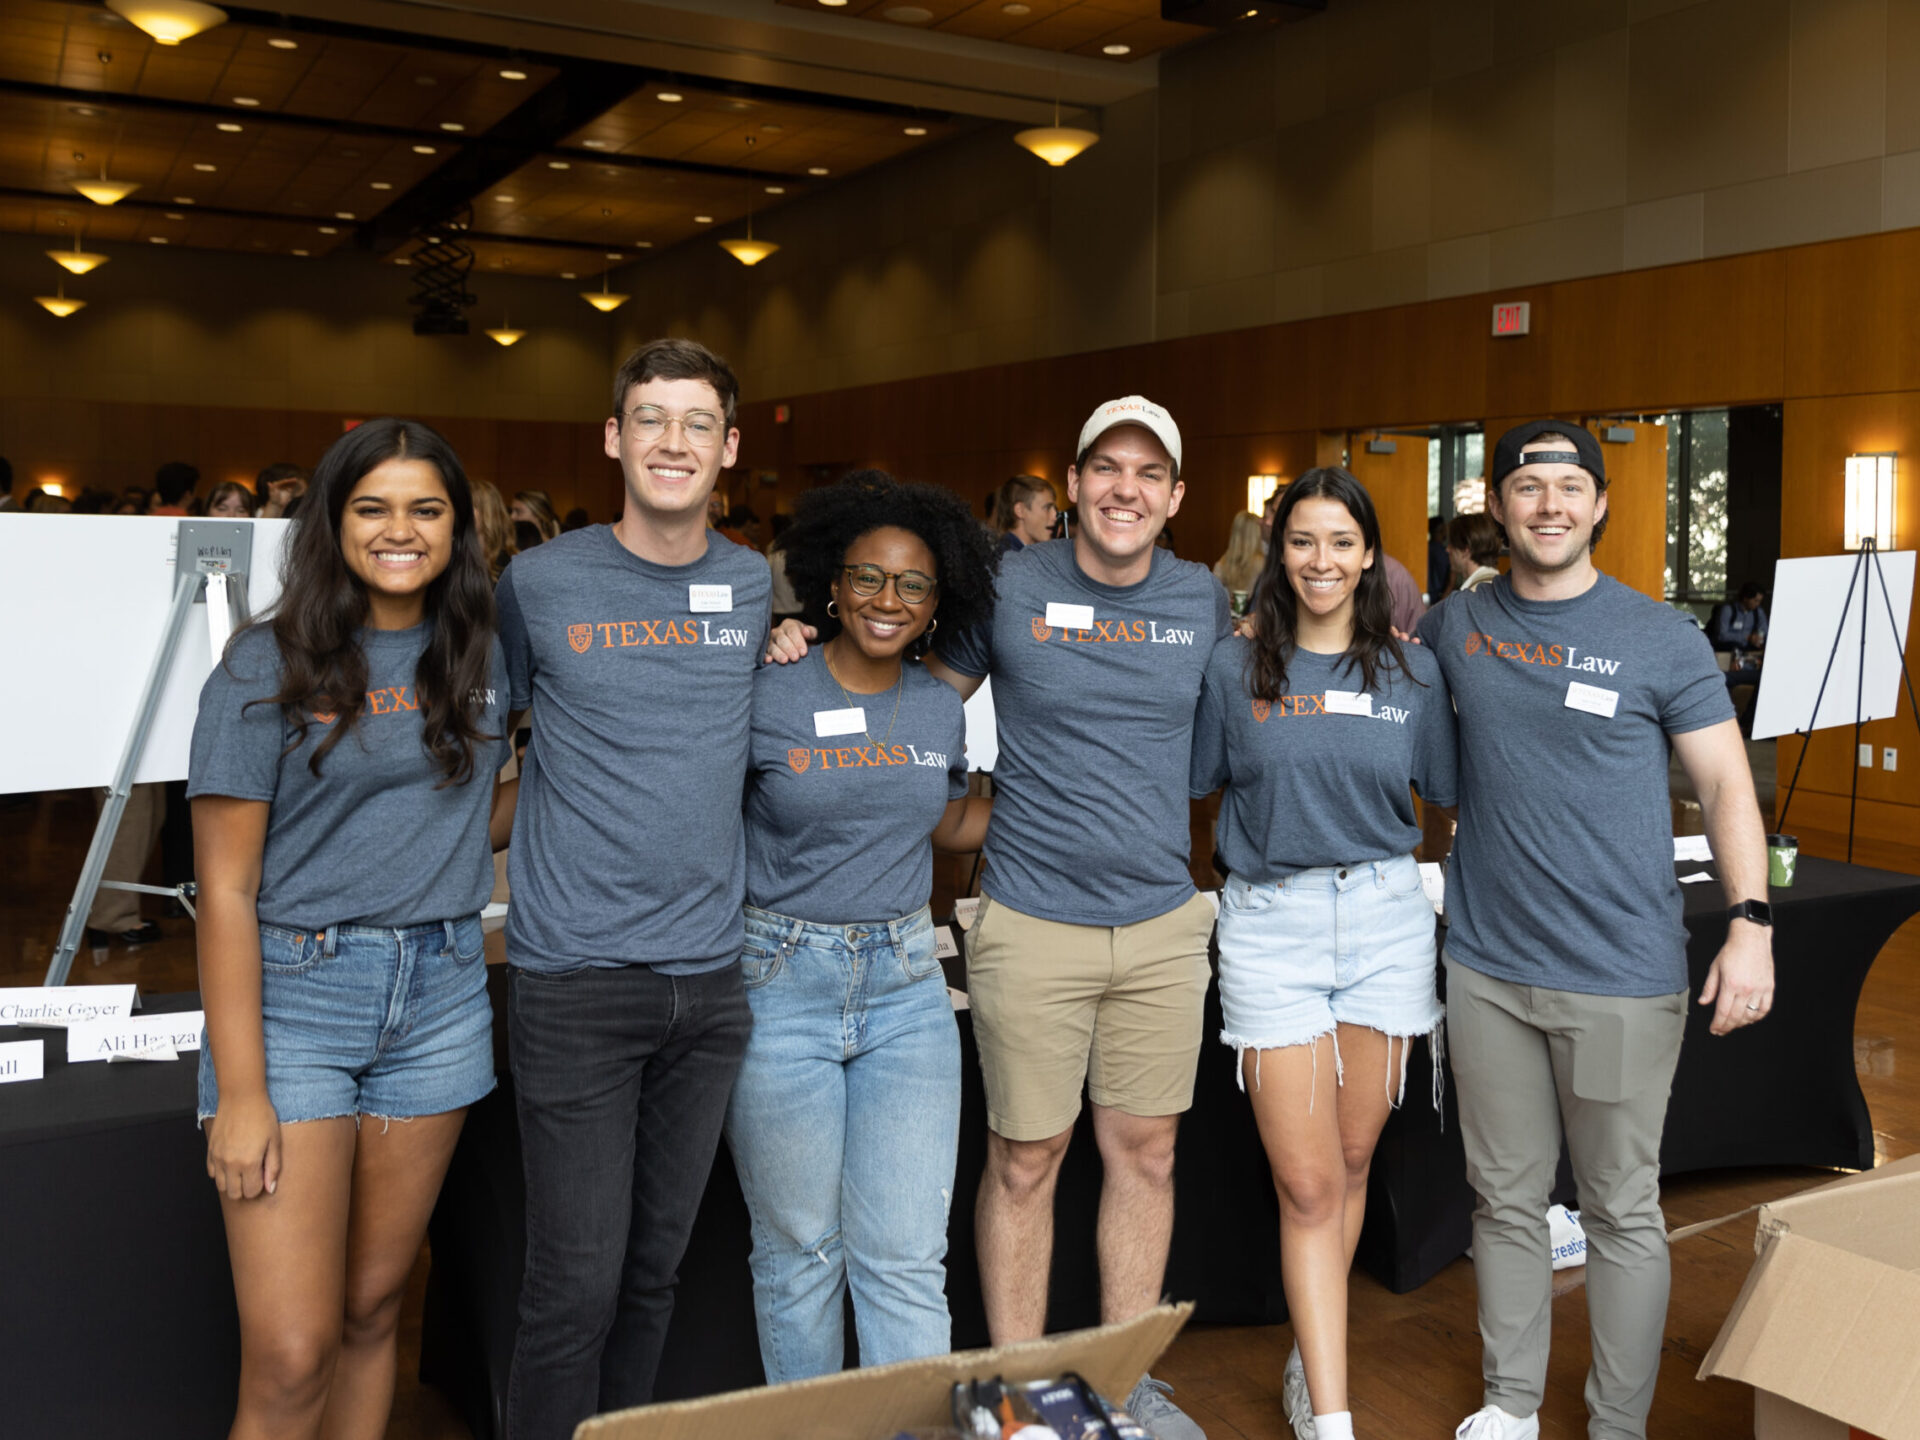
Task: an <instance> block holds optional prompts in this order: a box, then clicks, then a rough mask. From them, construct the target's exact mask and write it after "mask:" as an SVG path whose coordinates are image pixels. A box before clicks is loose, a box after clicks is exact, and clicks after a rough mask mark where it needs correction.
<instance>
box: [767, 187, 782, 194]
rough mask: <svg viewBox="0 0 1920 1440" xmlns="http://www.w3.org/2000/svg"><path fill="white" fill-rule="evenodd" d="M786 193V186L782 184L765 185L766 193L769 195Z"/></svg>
mask: <svg viewBox="0 0 1920 1440" xmlns="http://www.w3.org/2000/svg"><path fill="white" fill-rule="evenodd" d="M786 193H787V187H786V186H784V185H769V186H767V194H769V195H784V194H786Z"/></svg>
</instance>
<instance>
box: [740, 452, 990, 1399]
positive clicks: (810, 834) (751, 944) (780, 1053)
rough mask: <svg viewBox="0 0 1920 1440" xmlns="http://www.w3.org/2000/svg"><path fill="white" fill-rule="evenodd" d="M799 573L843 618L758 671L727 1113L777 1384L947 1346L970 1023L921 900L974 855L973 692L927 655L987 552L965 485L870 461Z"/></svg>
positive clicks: (985, 574) (839, 498) (811, 499)
mask: <svg viewBox="0 0 1920 1440" xmlns="http://www.w3.org/2000/svg"><path fill="white" fill-rule="evenodd" d="M786 555H787V575H788V577H789V578H790V579H791V580H792V582H793V587H794V591H795V593H796V594H797V595H798V596H799V598H800V601H801V603H802V605H804V606H805V607H806V614H807V617H808V619H809V620H810V621H812V622H813V623H814V624H815V625H816V626H817V627H818V629H819V631H820V632H822V633H825V634H826V635H827V636H828V637H829V638H828V639H827V641H826V643H825V644H824V645H817V646H815V647H814V648H813V649H812V650H810V651H809V652H808V653H807V654H806V655H805V657H804V658H802V659H800V660H797V661H795V662H794V663H792V664H789V665H769V666H767V667H765V668H764V669H762V670H761V671H760V672H759V674H758V675H756V676H755V677H754V686H753V739H752V751H751V755H750V758H749V760H748V775H747V800H746V831H747V916H746V919H747V926H746V948H745V953H744V954H743V956H742V959H741V963H742V966H743V968H744V971H745V979H746V987H747V999H748V1002H749V1003H750V1004H751V1005H752V1007H753V1038H752V1040H751V1041H750V1042H749V1044H748V1046H747V1056H746V1060H745V1063H744V1064H743V1065H742V1066H741V1069H740V1077H739V1079H738V1080H737V1081H736V1082H735V1084H734V1089H733V1098H732V1102H731V1104H730V1106H729V1108H728V1111H727V1144H728V1146H729V1148H730V1149H731V1150H732V1152H733V1160H734V1165H735V1167H736V1168H737V1169H738V1170H739V1172H740V1184H741V1188H742V1190H743V1191H744V1192H745V1194H746V1199H747V1209H748V1211H749V1212H750V1214H751V1215H752V1219H753V1255H752V1268H753V1298H754V1314H755V1316H756V1318H757V1320H758V1322H759V1331H760V1356H761V1359H762V1361H763V1362H764V1363H765V1366H766V1372H767V1379H768V1381H769V1382H773V1383H778V1382H780V1381H784V1380H799V1379H802V1378H805V1377H807V1376H810V1375H821V1374H826V1373H829V1372H832V1371H836V1370H838V1369H839V1368H840V1367H841V1365H842V1364H843V1363H844V1360H845V1356H846V1341H845V1337H844V1334H843V1327H842V1321H841V1315H842V1307H843V1305H844V1303H845V1299H844V1297H845V1295H846V1293H847V1290H848V1289H849V1288H851V1289H852V1292H853V1311H854V1320H855V1326H856V1330H857V1334H858V1337H859V1343H860V1362H861V1363H862V1364H863V1365H880V1364H885V1363H888V1362H890V1361H895V1360H908V1359H914V1358H918V1357H920V1356H924V1355H938V1354H944V1353H946V1351H947V1350H949V1349H950V1348H951V1339H950V1328H951V1327H950V1324H949V1320H948V1315H947V1299H946V1266H945V1259H946V1253H947V1212H948V1209H949V1207H950V1204H951V1201H952V1195H953V1170H954V1160H955V1154H956V1150H957V1147H958V1144H959V1130H960V1037H959V1031H958V1029H957V1027H956V1026H955V1024H954V1019H953V1007H952V1005H951V1004H950V1003H949V1001H948V999H947V990H946V985H945V983H944V982H943V979H942V975H941V969H940V960H939V957H938V955H937V954H936V953H935V948H934V927H933V922H932V919H931V917H930V916H929V914H928V912H927V897H928V894H929V893H930V891H931V890H932V886H933V851H934V850H936V849H940V850H947V851H954V852H959V853H968V852H972V851H976V850H978V849H979V848H980V845H981V843H982V841H983V840H984V839H985V837H986V829H987V813H988V809H989V802H988V801H986V800H984V799H979V798H969V797H968V796H967V761H966V740H965V720H964V718H963V715H962V711H961V704H960V697H959V696H958V695H957V694H956V693H955V692H954V691H953V690H952V689H951V688H950V687H949V686H947V685H946V684H945V683H943V682H942V681H940V680H936V679H935V678H934V677H933V676H932V675H930V674H929V673H928V672H927V671H926V670H925V669H924V668H923V667H922V666H921V664H920V663H919V658H918V657H919V655H920V654H922V653H923V652H924V650H925V647H926V644H927V640H928V637H929V636H930V635H931V634H932V632H933V630H934V628H935V626H936V625H941V626H967V625H972V624H975V623H978V622H980V621H983V620H984V619H985V618H986V617H987V616H988V614H989V613H990V611H991V607H992V603H993V560H992V550H991V548H990V545H989V541H988V537H987V535H986V533H985V532H984V531H983V530H981V528H980V527H979V525H977V524H976V523H975V522H974V520H973V517H972V516H971V515H970V514H969V513H968V511H967V508H966V506H965V505H964V504H963V503H962V502H961V501H960V499H959V498H958V497H957V496H955V495H953V494H951V493H950V492H948V491H945V490H937V489H934V488H933V487H931V486H924V485H899V484H896V483H895V482H894V481H893V480H892V479H891V477H889V476H887V475H884V474H882V473H880V472H878V471H863V472H860V473H858V474H855V475H850V476H848V477H847V478H846V479H845V480H843V481H841V482H840V483H839V484H838V485H835V486H832V487H830V488H828V489H823V490H815V491H812V492H810V493H809V494H808V495H807V496H806V497H805V498H804V499H803V500H802V501H801V502H800V507H799V512H798V515H797V516H796V518H795V521H794V524H793V527H792V528H791V529H790V530H788V531H787V536H786Z"/></svg>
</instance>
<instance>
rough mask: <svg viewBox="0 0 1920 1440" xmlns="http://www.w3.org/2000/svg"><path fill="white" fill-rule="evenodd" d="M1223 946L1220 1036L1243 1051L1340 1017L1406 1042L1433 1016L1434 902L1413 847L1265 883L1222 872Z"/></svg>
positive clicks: (1289, 1039)
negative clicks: (1224, 880)
mask: <svg viewBox="0 0 1920 1440" xmlns="http://www.w3.org/2000/svg"><path fill="white" fill-rule="evenodd" d="M1219 943H1220V1009H1221V1018H1222V1021H1223V1028H1222V1029H1221V1032H1220V1039H1221V1041H1222V1042H1223V1043H1225V1044H1227V1045H1231V1046H1233V1047H1234V1049H1235V1050H1236V1051H1237V1052H1239V1053H1241V1054H1242V1055H1244V1054H1245V1052H1246V1051H1248V1050H1277V1049H1280V1048H1282V1047H1284V1046H1288V1045H1305V1044H1306V1043H1308V1042H1309V1041H1311V1040H1314V1039H1317V1038H1318V1037H1320V1036H1322V1035H1325V1034H1327V1033H1329V1032H1330V1031H1332V1030H1333V1029H1334V1028H1335V1027H1336V1026H1338V1025H1364V1026H1366V1027H1367V1028H1369V1029H1372V1030H1378V1031H1380V1032H1381V1033H1382V1034H1384V1035H1389V1036H1393V1037H1396V1038H1404V1037H1408V1036H1413V1035H1432V1034H1433V1033H1434V1032H1435V1030H1436V1027H1437V1026H1438V1025H1439V1023H1440V1015H1441V1006H1440V1001H1439V999H1438V997H1437V995H1436V993H1435V990H1434V983H1435V974H1436V967H1435V960H1434V914H1433V905H1432V902H1430V901H1429V900H1428V899H1427V897H1426V895H1425V894H1424V893H1423V892H1422V890H1421V888H1420V866H1419V864H1418V863H1417V862H1416V861H1415V860H1414V858H1413V857H1412V856H1411V855H1399V856H1395V857H1394V858H1393V859H1391V860H1366V861H1361V862H1359V863H1358V864H1353V865H1324V866H1319V867H1317V868H1315V869H1312V870H1302V871H1300V872H1298V873H1297V874H1293V875H1289V876H1287V877H1286V878H1285V879H1282V880H1276V881H1273V882H1270V883H1267V884H1256V883H1254V882H1251V881H1248V880H1243V879H1242V878H1240V877H1239V876H1238V875H1234V876H1230V877H1229V878H1228V880H1227V883H1226V886H1225V887H1224V888H1223V889H1222V890H1221V892H1220V929H1219ZM1335 1053H1336V1057H1337V1054H1338V1052H1337V1050H1336V1052H1335ZM1402 1072H1403V1075H1404V1060H1403V1066H1402ZM1242 1083H1244V1077H1243V1082H1242Z"/></svg>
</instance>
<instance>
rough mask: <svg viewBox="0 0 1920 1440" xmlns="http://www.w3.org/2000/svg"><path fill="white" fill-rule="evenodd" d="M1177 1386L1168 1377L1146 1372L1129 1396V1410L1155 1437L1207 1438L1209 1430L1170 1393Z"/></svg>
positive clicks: (1169, 1439) (1177, 1439) (1157, 1439)
mask: <svg viewBox="0 0 1920 1440" xmlns="http://www.w3.org/2000/svg"><path fill="white" fill-rule="evenodd" d="M1172 1393H1173V1387H1172V1386H1171V1385H1169V1384H1167V1382H1166V1381H1164V1380H1156V1379H1154V1378H1153V1377H1152V1376H1151V1375H1142V1376H1141V1377H1140V1383H1139V1384H1138V1385H1136V1386H1134V1387H1133V1393H1132V1394H1131V1395H1129V1396H1127V1404H1126V1411H1127V1413H1128V1414H1129V1415H1131V1416H1132V1417H1133V1418H1134V1419H1135V1420H1138V1421H1139V1422H1140V1424H1141V1426H1142V1427H1143V1428H1144V1429H1145V1430H1146V1431H1147V1433H1148V1434H1150V1435H1152V1436H1153V1437H1154V1440H1207V1432H1206V1431H1204V1430H1202V1429H1201V1428H1200V1427H1199V1426H1198V1425H1196V1424H1195V1423H1194V1421H1193V1417H1192V1416H1191V1415H1189V1414H1187V1412H1186V1411H1184V1410H1182V1409H1181V1408H1180V1407H1179V1406H1178V1405H1176V1404H1174V1403H1173V1401H1171V1400H1169V1399H1168V1398H1167V1396H1169V1395H1171V1394H1172Z"/></svg>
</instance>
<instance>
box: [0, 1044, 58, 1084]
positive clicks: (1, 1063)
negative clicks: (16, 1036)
mask: <svg viewBox="0 0 1920 1440" xmlns="http://www.w3.org/2000/svg"><path fill="white" fill-rule="evenodd" d="M46 1067H47V1042H46V1041H44V1040H9V1041H7V1042H6V1043H4V1044H0V1085H11V1084H13V1083H14V1082H15V1081H17V1080H38V1079H39V1078H40V1077H41V1076H42V1075H44V1074H46Z"/></svg>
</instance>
